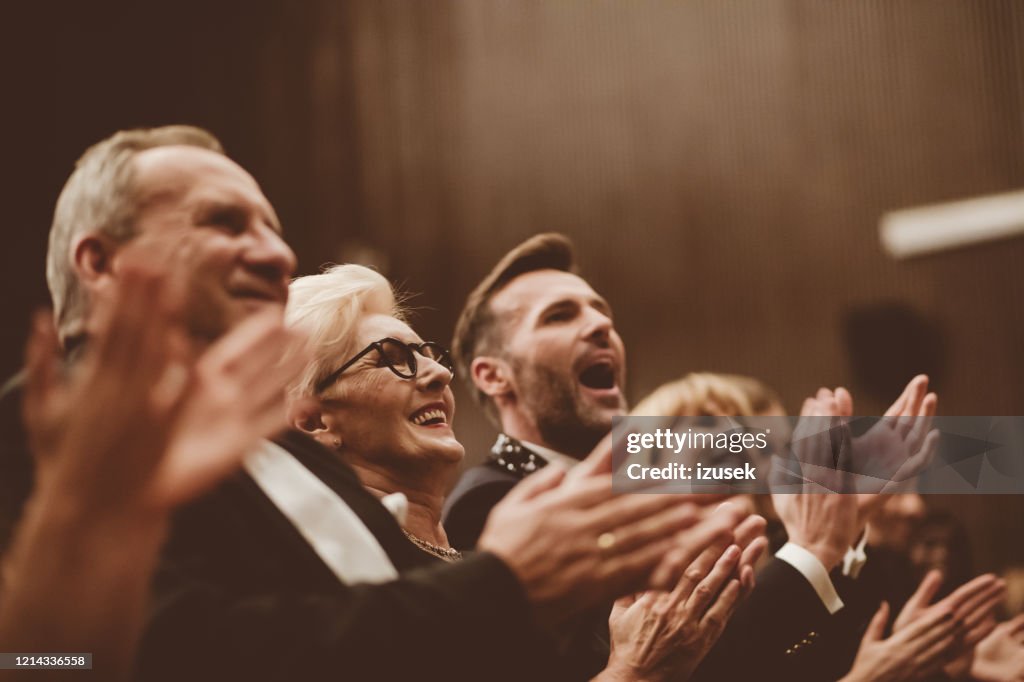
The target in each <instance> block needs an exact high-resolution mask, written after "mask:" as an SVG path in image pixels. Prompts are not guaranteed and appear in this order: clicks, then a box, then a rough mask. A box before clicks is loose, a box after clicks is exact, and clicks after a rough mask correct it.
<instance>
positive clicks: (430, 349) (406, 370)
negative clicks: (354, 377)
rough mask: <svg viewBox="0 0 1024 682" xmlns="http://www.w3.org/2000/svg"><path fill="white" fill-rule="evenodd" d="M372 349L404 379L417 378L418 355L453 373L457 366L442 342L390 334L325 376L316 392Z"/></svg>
mask: <svg viewBox="0 0 1024 682" xmlns="http://www.w3.org/2000/svg"><path fill="white" fill-rule="evenodd" d="M371 351H377V353H378V354H379V355H380V360H381V363H383V365H385V366H387V368H388V369H390V370H391V371H392V372H394V373H395V374H397V375H398V376H400V377H402V378H403V379H413V378H415V376H416V372H417V371H418V369H419V366H418V364H417V362H416V356H417V355H421V356H423V357H425V358H428V359H430V360H433V361H434V362H436V363H437V364H439V365H441V366H442V367H444V368H445V369H447V370H448V371H449V372H452V373H453V374H454V373H455V368H454V366H453V365H452V358H451V354H450V353H449V352H448V349H447V348H445V347H444V346H442V345H441V344H439V343H435V342H433V341H424V342H423V343H406V342H405V341H399V340H398V339H393V338H391V337H390V336H388V337H385V338H383V339H380V340H379V341H374V342H373V343H371V344H370V345H369V346H367V347H366V348H364V349H362V350H361V351H359V352H358V353H356V354H355V355H354V356H353V357H352V359H350V360H349V361H348V362H346V363H345V364H344V365H342V366H341V367H339V368H338V369H336V370H334V371H333V372H331V373H330V374H328V375H327V376H326V377H324V378H323V379H322V380H321V381H320V382H319V383H318V384H317V385H316V392H317V393H320V392H321V391H323V390H324V389H326V388H327V387H328V386H330V385H331V384H333V383H334V382H335V381H337V380H338V377H340V376H341V374H342V372H344V371H345V370H346V369H348V368H349V367H351V366H352V365H354V364H355V363H356V362H358V361H359V360H360V359H361V358H362V357H363V356H364V355H366V354H367V353H369V352H371Z"/></svg>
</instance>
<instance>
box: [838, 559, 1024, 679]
mask: <svg viewBox="0 0 1024 682" xmlns="http://www.w3.org/2000/svg"><path fill="white" fill-rule="evenodd" d="M941 585H942V575H941V574H940V573H939V572H938V571H930V572H929V573H928V574H927V575H926V576H925V577H924V579H923V580H922V581H921V585H920V586H919V587H918V589H917V591H916V592H915V593H914V594H913V596H911V597H910V599H909V600H908V601H907V603H906V605H905V606H904V607H903V610H902V611H900V613H899V615H898V616H897V617H896V620H895V621H894V623H893V627H892V634H891V635H890V636H889V637H888V638H886V637H885V629H886V624H887V623H888V621H889V605H888V604H887V603H885V602H882V605H881V606H880V607H879V609H878V611H877V612H876V613H875V616H874V618H872V620H871V622H870V624H869V625H868V629H867V631H866V632H865V633H864V637H863V639H862V640H861V644H860V648H859V650H858V651H857V657H856V659H855V660H854V663H853V668H852V669H851V670H850V672H849V674H847V675H846V676H845V677H844V678H843V680H842V682H859V681H860V680H865V681H866V680H872V681H880V682H897V681H902V680H919V679H925V678H927V677H929V676H931V675H935V674H937V673H939V672H944V673H945V674H946V676H948V677H949V678H951V679H959V678H962V677H965V676H967V674H968V673H971V675H972V677H974V678H975V679H988V680H1003V679H1007V680H1008V679H1024V639H1022V635H1021V633H1022V631H1024V620H1022V619H1021V618H1018V619H1016V620H1015V621H1010V622H1009V623H1008V624H1004V625H1001V626H997V624H996V620H995V618H994V616H993V611H994V610H995V608H996V607H997V606H998V605H999V603H1000V602H1001V601H1002V600H1003V598H1004V596H1005V592H1006V584H1005V582H1003V581H1002V580H1000V579H998V578H996V576H994V575H991V574H986V575H981V576H978V577H977V578H975V579H974V580H971V581H970V582H968V583H966V584H965V585H962V586H960V587H959V588H957V589H956V590H955V591H954V592H953V593H952V594H950V595H949V596H947V597H945V598H944V599H942V600H940V601H938V602H936V603H934V604H932V603H931V602H932V600H933V599H934V598H935V594H936V592H937V591H938V589H939V587H940V586H941ZM976 647H977V652H976ZM1004 675H1005V676H1004Z"/></svg>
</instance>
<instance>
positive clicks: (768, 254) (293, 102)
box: [0, 0, 1024, 565]
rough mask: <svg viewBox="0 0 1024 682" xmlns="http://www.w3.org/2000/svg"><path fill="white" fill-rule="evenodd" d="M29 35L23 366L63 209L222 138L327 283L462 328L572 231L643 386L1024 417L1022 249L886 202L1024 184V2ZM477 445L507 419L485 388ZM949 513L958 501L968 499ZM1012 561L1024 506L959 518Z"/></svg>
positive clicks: (14, 208)
mask: <svg viewBox="0 0 1024 682" xmlns="http://www.w3.org/2000/svg"><path fill="white" fill-rule="evenodd" d="M22 12H23V16H18V17H13V18H12V20H11V21H8V22H6V23H7V28H8V30H9V31H12V33H13V35H12V37H11V39H10V40H8V41H5V42H4V44H5V48H4V50H5V51H6V52H8V54H4V55H3V57H4V62H5V64H6V66H5V69H7V70H8V71H9V72H10V73H9V75H8V77H6V78H5V86H4V92H5V98H4V99H5V107H4V108H5V113H4V117H5V119H6V120H7V123H6V125H5V129H6V132H7V135H6V136H5V137H6V139H5V141H4V148H5V151H6V161H7V163H6V164H5V165H6V170H7V173H8V174H9V176H10V177H9V178H8V180H7V182H5V183H4V184H5V188H6V189H5V197H4V199H5V201H4V204H5V206H6V208H7V209H8V215H7V217H8V223H7V225H6V229H5V230H4V235H5V240H4V241H5V249H4V252H3V255H2V259H3V260H2V263H0V266H2V267H0V277H2V278H3V279H2V286H3V290H4V291H5V292H8V293H7V294H5V295H4V299H3V319H4V320H5V325H4V327H3V333H2V339H0V342H2V349H3V352H2V354H0V364H2V369H3V370H4V372H5V373H7V372H10V371H13V370H14V369H15V368H16V367H17V365H18V362H19V360H18V358H19V355H20V345H21V343H22V339H23V337H24V333H25V320H26V319H27V315H28V311H29V310H30V309H31V308H32V307H34V306H36V305H38V304H40V303H41V302H43V301H44V300H45V287H44V284H43V278H42V272H43V269H42V264H43V257H44V252H45V239H46V231H47V229H48V225H49V219H50V214H51V212H52V207H53V202H54V200H55V199H56V195H57V193H58V192H59V189H60V186H61V184H62V182H63V180H64V178H65V177H66V176H67V174H68V172H69V171H70V168H71V164H72V162H73V161H74V159H75V158H76V157H77V155H78V154H79V153H80V152H81V151H82V150H83V149H84V148H85V146H87V145H88V144H89V143H91V142H94V141H96V140H97V139H99V138H100V137H102V136H104V135H106V134H108V133H109V132H112V131H113V130H115V129H117V128H121V127H126V126H136V125H153V124H159V123H167V122H191V123H197V124H200V125H204V126H207V127H209V128H210V129H211V130H213V131H214V132H215V133H216V134H217V135H219V136H220V137H221V138H222V139H223V140H224V141H225V143H226V146H227V147H228V150H229V152H231V153H232V155H233V156H234V157H235V158H236V159H238V160H239V161H240V162H241V163H242V164H243V165H244V166H246V167H247V168H249V169H250V170H251V171H252V172H253V173H254V175H255V176H256V177H257V179H259V180H260V181H261V183H262V184H263V185H264V188H265V190H266V192H267V194H268V196H269V197H270V198H271V200H272V201H273V202H274V204H275V205H276V206H277V208H278V210H279V213H280V214H281V216H282V218H283V220H284V222H285V225H286V229H287V231H288V236H289V239H290V241H291V243H292V244H293V246H294V247H295V249H296V251H297V253H298V254H299V257H300V268H301V272H302V273H310V272H314V271H315V270H316V268H317V267H318V266H319V265H320V264H321V263H324V262H327V261H335V262H337V261H344V260H359V261H362V262H367V261H372V262H376V263H377V264H379V265H380V266H381V267H382V269H384V270H385V271H386V272H387V273H388V274H389V275H391V276H392V277H393V278H394V279H396V280H397V281H398V282H401V283H403V284H404V285H405V286H407V287H408V288H409V289H412V290H414V291H420V292H423V294H422V295H421V296H420V297H419V298H417V299H416V303H417V304H418V305H419V306H421V307H422V308H423V310H422V311H421V314H420V317H419V321H420V322H419V325H418V326H419V328H420V330H421V332H422V333H423V334H424V335H425V336H429V337H434V338H439V339H447V338H448V337H449V335H450V329H451V325H452V323H453V321H454V318H455V315H456V314H457V312H458V308H459V306H460V305H461V301H462V299H463V297H464V296H465V294H466V292H467V291H468V290H469V289H470V287H471V286H472V285H473V283H474V282H475V281H476V280H477V279H478V278H479V277H480V276H481V275H482V274H483V273H484V272H485V271H486V269H487V268H488V267H489V266H490V265H491V264H492V263H493V262H494V261H495V260H496V259H497V258H498V257H499V256H500V254H501V253H503V252H504V251H505V250H506V249H508V248H509V247H511V246H512V245H514V244H515V243H517V242H518V241H519V240H521V239H523V238H525V237H527V236H529V235H530V234H533V233H535V232H537V231H543V230H560V231H564V232H566V233H568V234H570V235H572V236H573V237H574V238H575V239H576V241H577V244H578V246H579V251H580V256H581V261H582V265H583V269H584V273H585V274H586V275H587V276H588V277H589V278H590V279H591V280H592V282H593V283H594V285H595V286H596V288H598V290H599V291H601V292H602V293H604V294H605V295H606V296H607V297H608V298H609V299H610V301H611V302H612V304H613V306H614V307H615V311H616V315H617V322H618V325H619V327H620V330H621V332H622V333H623V336H624V337H625V339H626V342H627V344H628V348H629V355H630V362H629V365H630V372H631V378H630V392H631V394H632V397H633V398H634V399H637V398H639V397H641V396H642V395H643V394H644V393H646V392H647V391H649V390H650V389H652V388H654V387H655V386H656V385H658V384H659V383H660V382H662V381H664V380H667V379H669V378H674V377H676V376H678V375H680V374H682V373H685V372H687V371H690V370H699V369H708V370H718V371H730V372H741V373H747V374H752V375H755V376H759V377H761V378H763V379H764V380H766V381H767V382H768V383H770V384H772V385H773V386H775V387H776V388H777V389H778V390H779V391H780V392H781V393H782V395H783V396H784V398H785V399H786V401H787V404H788V405H789V406H790V408H791V409H793V410H795V409H796V408H797V407H798V405H799V401H800V400H801V399H802V397H803V396H804V395H806V394H808V393H809V392H811V391H813V390H814V389H815V388H817V387H818V386H819V385H822V384H827V385H836V384H844V385H847V386H849V387H850V388H851V389H852V390H853V392H854V396H855V398H856V401H857V407H858V410H857V411H858V412H860V413H862V414H866V413H877V412H878V411H880V410H881V409H883V408H884V406H885V405H886V404H887V402H888V401H889V400H891V398H892V396H894V395H895V393H896V391H897V390H898V386H897V385H899V384H902V383H903V382H905V381H906V380H907V379H908V378H909V377H910V376H911V375H913V374H914V373H916V372H919V371H926V372H929V373H930V374H932V376H933V378H934V383H935V386H936V388H937V389H938V390H939V391H940V398H941V402H940V409H941V411H942V412H943V413H945V414H1021V413H1022V412H1024V396H1022V392H1021V389H1020V386H1021V384H1022V379H1024V376H1022V375H1024V363H1022V361H1021V358H1020V355H1021V348H1022V347H1024V311H1022V306H1021V303H1020V302H1021V298H1022V296H1021V294H1022V293H1024V281H1022V278H1021V274H1020V273H1021V263H1022V262H1024V260H1022V256H1024V240H1019V239H1018V240H1016V241H1007V242H1003V243H999V244H992V245H988V246H984V247H978V248H974V249H970V250H963V251H957V252H950V253H946V254H941V255H937V256H934V257H930V258H927V259H922V260H919V261H912V262H905V263H897V262H894V261H891V260H889V259H887V258H886V257H885V256H884V255H883V254H882V253H881V250H880V248H879V245H878V238H877V222H878V218H879V216H880V214H881V213H882V212H884V211H885V210H888V209H891V208H897V207H904V206H910V205H916V204H921V203H928V202H934V201H941V200H946V199H954V198H959V197H966V196H971V195H975V194H982V193H988V192H997V191H1002V190H1008V189H1017V188H1020V187H1021V186H1022V185H1024V5H1022V4H1021V3H1019V2H1014V1H1013V0H1005V1H1001V2H1000V1H996V0H986V1H984V2H982V1H980V0H979V1H976V2H970V1H961V2H951V1H940V2H908V1H899V2H881V1H878V2H861V1H853V0H849V1H844V2H830V3H821V2H816V1H814V0H746V1H740V2H729V3H723V2H714V1H710V0H709V1H704V2H685V3H665V2H653V1H650V2H644V1H640V2H626V1H619V2H611V1H597V2H594V1H585V0H575V1H566V2H561V1H560V2H550V1H549V2H541V1H539V0H531V1H519V2H514V3H513V2H490V1H478V0H462V1H454V0H448V1H434V2H430V3H424V2H412V1H411V0H406V1H397V0H390V1H379V0H360V1H354V2H349V3H341V2H335V1H333V0H319V1H315V2H314V1H310V2H303V3H286V2H283V1H281V2H270V1H266V2H240V1H238V0H234V1H230V2H223V3H216V4H214V3H209V4H208V3H200V2H197V1H196V0H186V1H184V2H179V3H175V4H174V5H173V6H171V5H167V6H165V7H162V8H140V7H139V6H137V4H124V5H109V6H105V7H103V8H97V7H96V6H94V5H91V4H90V5H84V4H83V3H67V4H66V5H65V6H60V5H58V6H57V8H56V9H54V7H53V6H47V7H46V8H35V9H26V10H22ZM458 397H459V404H460V415H459V420H458V422H457V427H458V431H459V434H460V436H461V437H462V438H463V440H464V442H465V443H466V444H467V446H468V450H469V452H470V456H471V457H472V458H476V457H479V455H480V454H481V453H482V452H483V451H484V449H485V448H486V447H487V445H488V443H489V440H490V438H491V437H492V436H493V429H492V428H491V427H490V426H489V425H488V424H486V423H485V422H484V420H483V418H482V416H481V415H480V413H479V412H478V411H477V410H476V409H475V408H474V407H472V406H471V405H470V401H469V400H468V394H467V393H466V392H464V391H462V392H460V394H459V396H458ZM944 504H949V502H948V501H947V502H945V503H944ZM956 504H957V505H958V507H959V508H960V509H962V510H963V514H964V515H965V518H966V519H967V520H968V521H969V523H970V524H971V526H972V527H973V528H975V529H977V530H980V529H982V528H989V529H991V528H994V527H995V524H996V523H998V524H1000V525H999V528H1000V531H1001V532H1000V533H998V534H996V533H992V532H988V533H981V534H978V535H977V537H978V538H979V541H978V542H979V547H978V552H979V558H980V559H981V561H982V562H983V563H985V564H987V565H995V564H1001V563H1005V562H1007V561H1009V560H1024V548H1022V547H1021V546H1020V544H1019V542H1012V543H1008V542H1005V539H1006V536H1005V534H1003V533H1005V532H1011V533H1013V535H1014V537H1016V538H1019V537H1021V535H1022V534H1024V517H1022V513H1021V512H1022V511H1024V505H1022V504H1021V502H1020V500H1019V499H1016V498H1008V499H1004V500H999V501H995V500H993V501H984V500H976V499H975V500H969V499H963V500H957V501H956Z"/></svg>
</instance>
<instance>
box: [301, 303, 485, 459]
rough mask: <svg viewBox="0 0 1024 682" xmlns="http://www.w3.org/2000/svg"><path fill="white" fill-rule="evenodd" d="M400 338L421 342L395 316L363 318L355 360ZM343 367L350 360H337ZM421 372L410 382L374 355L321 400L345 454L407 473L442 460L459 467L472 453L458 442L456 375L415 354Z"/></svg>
mask: <svg viewBox="0 0 1024 682" xmlns="http://www.w3.org/2000/svg"><path fill="white" fill-rule="evenodd" d="M388 337H390V338H393V339H397V340H398V341H402V342H403V343H413V344H418V343H421V342H422V339H420V337H419V336H418V335H417V334H416V333H415V332H414V331H413V330H412V329H411V328H410V327H409V325H407V324H405V323H404V322H402V321H400V320H398V319H396V318H394V317H391V316H389V315H380V314H372V315H364V316H363V317H362V318H361V319H360V320H359V322H358V323H357V325H356V328H355V336H354V338H355V341H354V343H353V344H352V346H351V347H352V348H353V349H354V352H353V355H354V354H355V353H358V352H359V351H360V350H362V349H363V348H365V347H367V346H368V345H370V344H371V343H373V342H374V341H379V340H381V339H384V338H388ZM337 360H338V362H337V364H338V366H341V365H342V364H343V363H344V362H346V361H347V360H348V358H338V359H337ZM416 364H417V373H416V376H415V377H414V378H412V379H403V378H402V377H399V376H398V375H396V374H395V373H394V372H393V371H391V369H390V368H389V367H388V365H387V363H386V362H385V360H384V358H383V357H382V356H381V354H380V353H379V352H378V351H377V350H376V349H374V350H371V351H369V352H368V353H366V354H365V355H363V357H361V358H360V359H359V360H357V361H356V362H355V363H354V364H353V365H352V366H351V367H349V368H347V369H346V370H345V371H344V372H343V373H342V374H341V376H339V377H338V379H337V380H336V381H335V383H334V384H333V385H332V386H330V387H328V388H326V389H325V390H324V392H323V394H322V395H321V398H320V401H321V405H322V419H323V422H324V426H325V427H326V429H327V431H328V432H329V437H330V438H332V439H337V438H340V439H341V443H342V452H343V454H344V453H348V454H350V455H353V456H356V457H358V458H360V459H362V460H363V461H366V462H368V463H369V462H373V463H375V464H378V465H386V464H388V463H392V464H395V465H398V466H401V467H403V468H407V467H409V466H410V465H412V466H415V465H416V464H423V465H429V466H434V465H436V464H438V463H441V462H448V463H452V464H458V463H459V462H460V461H461V460H462V457H463V455H464V454H465V451H464V449H463V447H462V444H461V443H459V441H458V440H456V438H455V432H454V431H453V430H452V419H453V417H454V416H455V397H454V395H453V394H452V389H451V386H450V384H451V381H452V376H453V375H452V373H451V371H449V370H448V369H447V368H446V367H444V366H442V365H441V364H439V363H438V362H436V361H435V360H431V359H430V358H428V357H425V356H423V355H420V354H418V353H417V354H416Z"/></svg>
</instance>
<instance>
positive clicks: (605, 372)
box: [579, 360, 616, 391]
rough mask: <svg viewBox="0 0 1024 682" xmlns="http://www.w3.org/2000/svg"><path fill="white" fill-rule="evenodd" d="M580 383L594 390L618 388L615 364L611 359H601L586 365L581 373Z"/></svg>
mask: <svg viewBox="0 0 1024 682" xmlns="http://www.w3.org/2000/svg"><path fill="white" fill-rule="evenodd" d="M579 380H580V383H581V384H583V385H584V386H586V387H587V388H590V389H594V390H598V391H601V390H610V389H614V388H616V379H615V366H614V365H613V364H612V363H611V361H610V360H600V361H598V362H596V363H594V364H592V365H590V366H588V367H586V368H585V369H584V370H583V371H582V372H580V375H579Z"/></svg>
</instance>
